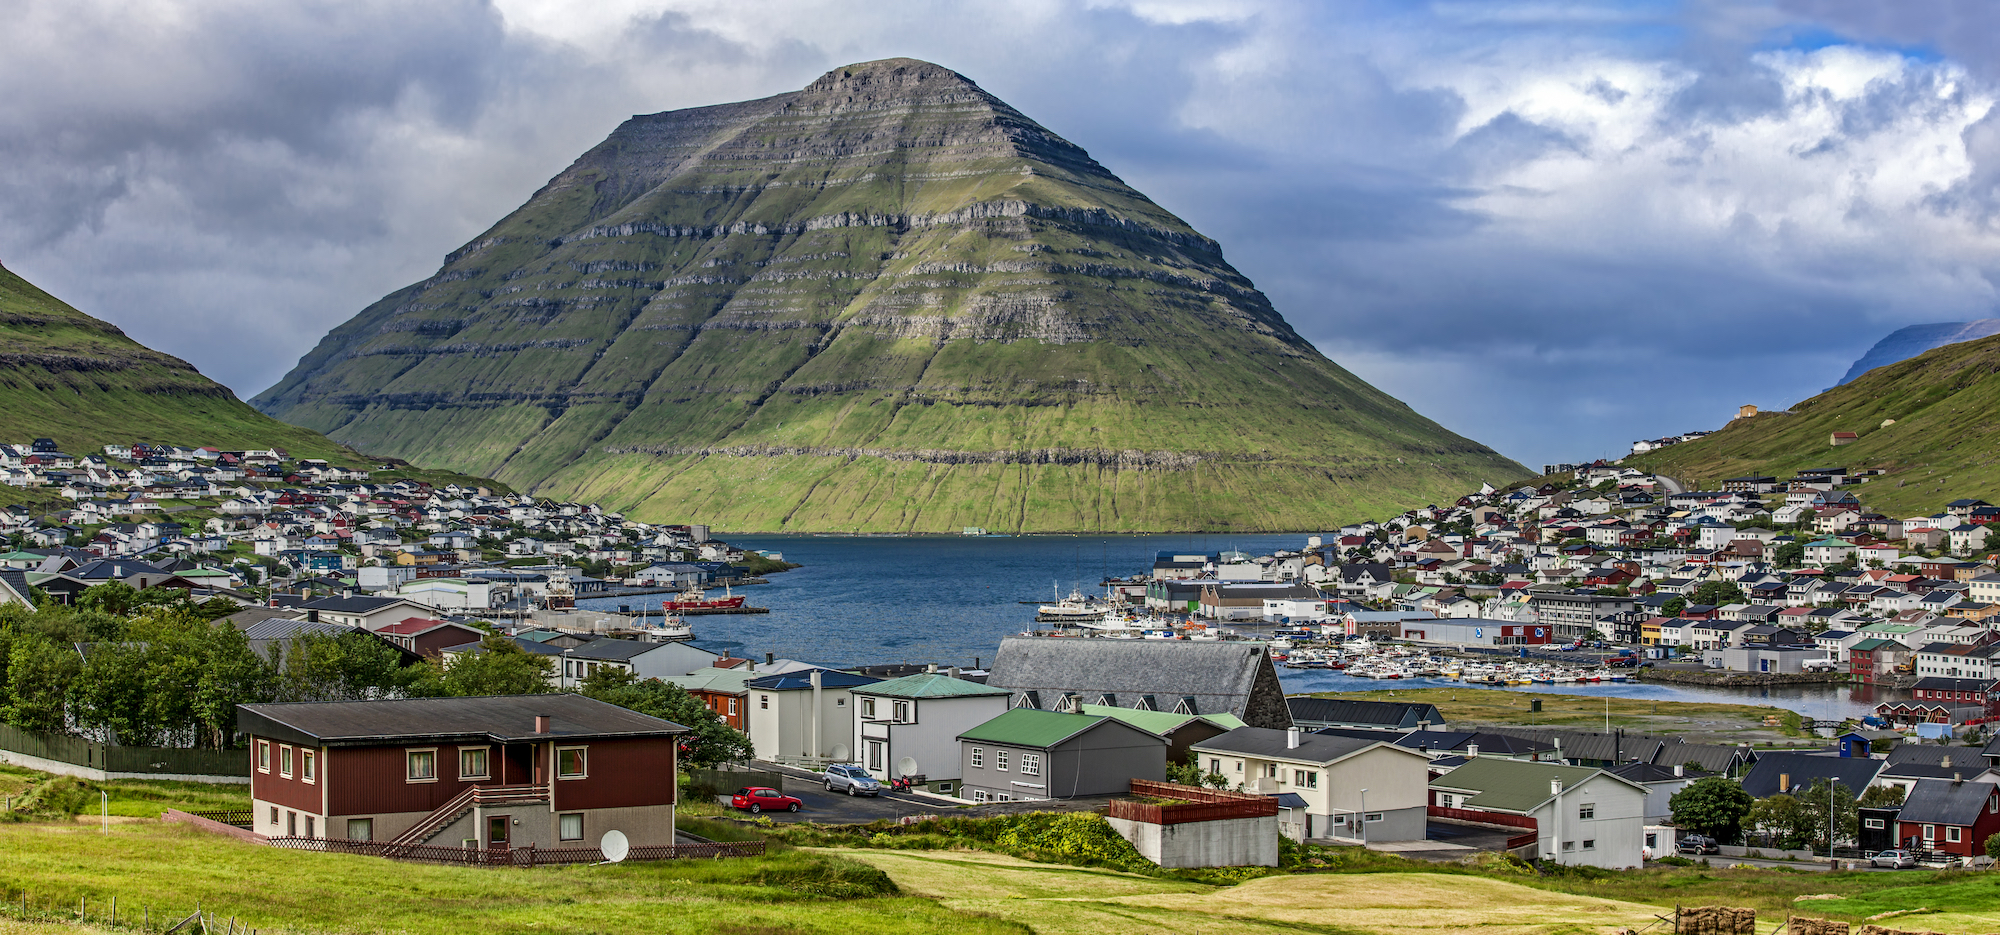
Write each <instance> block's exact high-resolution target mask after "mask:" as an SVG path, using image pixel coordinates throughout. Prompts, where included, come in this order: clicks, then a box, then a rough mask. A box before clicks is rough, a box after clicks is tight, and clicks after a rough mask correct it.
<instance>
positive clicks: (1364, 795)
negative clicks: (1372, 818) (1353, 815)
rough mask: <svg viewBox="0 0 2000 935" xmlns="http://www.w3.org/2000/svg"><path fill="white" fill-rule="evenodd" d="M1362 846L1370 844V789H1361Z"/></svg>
mask: <svg viewBox="0 0 2000 935" xmlns="http://www.w3.org/2000/svg"><path fill="white" fill-rule="evenodd" d="M1361 846H1362V847H1367V846H1368V790H1366V789H1363V790H1361Z"/></svg>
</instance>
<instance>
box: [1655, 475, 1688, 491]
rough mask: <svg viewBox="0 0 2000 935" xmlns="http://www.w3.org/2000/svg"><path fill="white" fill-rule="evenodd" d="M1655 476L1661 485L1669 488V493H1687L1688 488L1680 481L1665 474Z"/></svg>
mask: <svg viewBox="0 0 2000 935" xmlns="http://www.w3.org/2000/svg"><path fill="white" fill-rule="evenodd" d="M1653 476H1654V477H1655V478H1657V479H1658V480H1659V482H1660V486H1662V487H1665V488H1667V493H1669V494H1677V493H1687V488H1686V487H1682V486H1681V482H1680V481H1677V480H1674V479H1673V478H1671V477H1668V476H1667V475H1665V474H1655V475H1653Z"/></svg>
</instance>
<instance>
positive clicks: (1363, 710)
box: [1253, 698, 1445, 731]
mask: <svg viewBox="0 0 2000 935" xmlns="http://www.w3.org/2000/svg"><path fill="white" fill-rule="evenodd" d="M1285 705H1286V708H1287V709H1288V710H1289V711H1290V712H1291V715H1292V723H1294V724H1297V725H1299V726H1300V727H1304V728H1307V729H1319V728H1326V727H1360V728H1367V729H1375V730H1403V731H1410V730H1416V729H1417V728H1418V726H1420V725H1422V724H1425V723H1428V724H1429V725H1430V726H1431V728H1432V729H1433V730H1442V729H1443V728H1444V726H1445V724H1444V715H1442V714H1440V713H1438V709H1437V705H1434V704H1426V703H1424V702H1420V701H1348V700H1342V699H1337V698H1287V699H1285ZM1253 726H1255V725H1253Z"/></svg>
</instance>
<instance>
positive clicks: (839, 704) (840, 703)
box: [833, 697, 847, 708]
mask: <svg viewBox="0 0 2000 935" xmlns="http://www.w3.org/2000/svg"><path fill="white" fill-rule="evenodd" d="M833 706H834V707H836V708H845V707H847V699H846V698H844V697H843V698H835V699H833Z"/></svg>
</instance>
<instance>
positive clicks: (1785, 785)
mask: <svg viewBox="0 0 2000 935" xmlns="http://www.w3.org/2000/svg"><path fill="white" fill-rule="evenodd" d="M1778 791H1779V792H1790V791H1792V774H1791V773H1779V774H1778Z"/></svg>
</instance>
